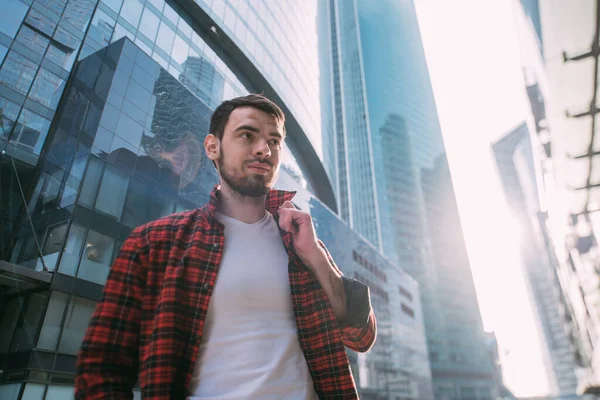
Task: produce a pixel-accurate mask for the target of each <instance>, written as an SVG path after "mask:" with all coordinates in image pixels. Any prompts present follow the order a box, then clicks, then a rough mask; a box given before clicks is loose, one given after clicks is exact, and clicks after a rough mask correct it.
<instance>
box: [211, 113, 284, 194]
mask: <svg viewBox="0 0 600 400" xmlns="http://www.w3.org/2000/svg"><path fill="white" fill-rule="evenodd" d="M211 136H212V135H209V137H208V138H207V141H206V142H205V146H206V149H207V154H208V155H209V157H210V158H211V159H212V160H213V161H216V163H217V165H218V168H219V174H220V175H221V179H222V180H223V181H224V182H225V183H226V184H227V185H228V186H229V187H231V188H232V189H233V190H235V191H236V192H238V193H240V194H241V195H243V196H247V197H260V196H264V195H265V194H267V193H268V192H269V190H270V189H271V188H272V187H273V185H274V184H275V181H276V179H277V174H278V172H279V157H280V152H281V146H282V144H283V143H282V142H283V139H284V132H283V126H282V125H281V124H280V123H277V121H276V119H275V118H274V117H273V116H272V115H270V114H267V113H265V112H263V111H260V110H258V109H256V108H253V107H239V108H236V109H235V110H233V111H232V112H231V114H230V115H229V120H228V122H227V125H225V131H224V134H223V138H222V139H221V141H220V143H218V140H217V139H216V138H215V137H214V136H212V138H211ZM214 141H216V142H217V143H216V149H215V151H212V149H213V146H211V143H214Z"/></svg>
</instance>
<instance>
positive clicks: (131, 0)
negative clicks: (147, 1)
mask: <svg viewBox="0 0 600 400" xmlns="http://www.w3.org/2000/svg"><path fill="white" fill-rule="evenodd" d="M143 9H144V6H143V5H142V3H140V2H139V1H138V0H127V1H126V2H125V3H123V8H121V17H123V18H124V19H125V21H127V22H129V23H130V24H131V25H133V27H134V29H137V27H138V25H139V23H140V17H141V16H142V10H143Z"/></svg>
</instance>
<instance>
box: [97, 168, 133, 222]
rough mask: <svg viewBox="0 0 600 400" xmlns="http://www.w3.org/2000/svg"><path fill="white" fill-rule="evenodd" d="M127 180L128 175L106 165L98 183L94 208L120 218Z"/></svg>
mask: <svg viewBox="0 0 600 400" xmlns="http://www.w3.org/2000/svg"><path fill="white" fill-rule="evenodd" d="M128 182H129V177H128V176H127V175H125V174H124V173H123V172H121V171H119V170H118V169H116V168H114V167H111V166H110V165H107V166H106V169H105V170H104V175H103V177H102V183H101V184H100V192H99V193H98V200H97V201H96V210H99V211H102V212H104V213H106V214H109V215H112V216H113V217H115V218H117V219H120V218H121V212H122V211H123V203H124V201H125V193H127V184H128Z"/></svg>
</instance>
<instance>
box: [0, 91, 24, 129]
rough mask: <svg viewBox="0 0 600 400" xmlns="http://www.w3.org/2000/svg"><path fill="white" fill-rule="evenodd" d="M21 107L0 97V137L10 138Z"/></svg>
mask: <svg viewBox="0 0 600 400" xmlns="http://www.w3.org/2000/svg"><path fill="white" fill-rule="evenodd" d="M20 109H21V107H19V106H18V105H16V104H15V103H13V102H12V101H8V100H6V99H3V98H2V97H0V136H2V137H4V138H8V136H9V134H10V131H11V130H12V128H13V126H14V125H15V121H16V120H17V116H18V115H19V110H20Z"/></svg>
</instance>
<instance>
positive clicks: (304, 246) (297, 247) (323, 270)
mask: <svg viewBox="0 0 600 400" xmlns="http://www.w3.org/2000/svg"><path fill="white" fill-rule="evenodd" d="M279 227H280V228H281V229H283V230H284V231H286V232H290V233H291V234H292V242H293V246H294V251H295V252H296V254H297V255H298V257H300V260H302V262H303V263H304V264H305V265H306V266H307V267H308V268H309V269H310V270H311V271H312V273H313V274H314V275H315V277H316V278H317V280H318V281H319V283H320V284H321V287H322V288H323V290H325V293H326V294H327V298H328V299H329V303H330V304H331V307H332V309H333V313H334V314H335V316H336V317H337V319H338V321H340V322H343V321H345V320H346V318H347V317H348V308H347V304H346V293H345V292H344V283H343V281H342V274H341V272H340V271H339V270H338V269H337V268H336V267H334V266H333V265H331V263H330V262H329V259H328V258H327V254H326V253H325V251H324V250H323V249H322V248H321V246H320V245H319V242H318V241H317V234H316V233H315V227H314V226H313V222H312V217H311V216H310V214H309V213H307V212H304V211H301V210H298V209H296V207H294V205H293V204H292V203H291V202H289V201H286V202H285V203H283V205H282V206H281V208H280V209H279Z"/></svg>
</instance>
